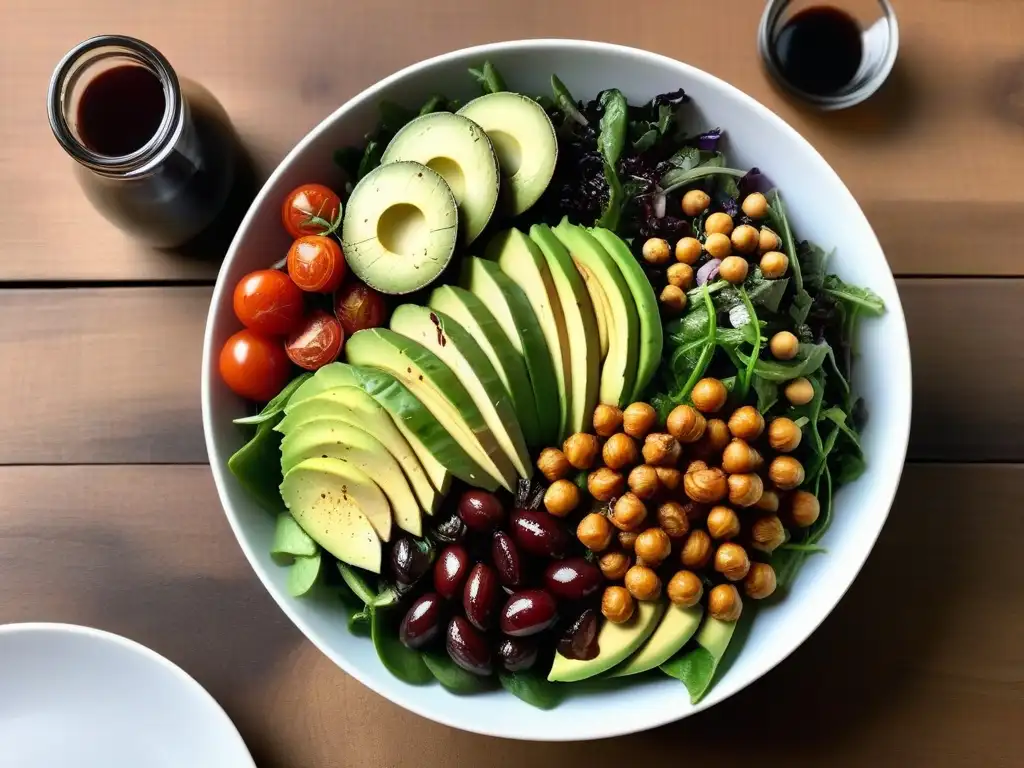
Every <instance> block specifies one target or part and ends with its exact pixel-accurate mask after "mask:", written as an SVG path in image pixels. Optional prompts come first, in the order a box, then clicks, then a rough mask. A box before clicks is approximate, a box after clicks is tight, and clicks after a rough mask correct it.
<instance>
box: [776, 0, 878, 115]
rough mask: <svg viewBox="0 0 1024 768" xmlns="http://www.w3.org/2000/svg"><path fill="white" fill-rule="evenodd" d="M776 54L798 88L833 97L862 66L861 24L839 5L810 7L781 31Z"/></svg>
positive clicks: (786, 77) (791, 82) (784, 75)
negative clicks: (837, 6)
mask: <svg viewBox="0 0 1024 768" xmlns="http://www.w3.org/2000/svg"><path fill="white" fill-rule="evenodd" d="M773 55H774V57H775V60H776V62H777V64H778V67H779V70H780V72H781V73H782V76H783V77H784V78H785V79H786V80H788V81H789V83H790V84H791V85H793V86H794V87H795V88H798V89H799V90H801V91H804V92H805V93H810V94H813V95H815V96H830V95H832V94H835V93H837V92H839V91H840V90H842V89H843V88H844V87H846V86H847V85H849V84H850V82H851V81H852V80H853V78H854V76H855V75H856V74H857V69H858V68H859V67H860V63H861V59H862V57H863V55H864V46H863V42H862V39H861V29H860V25H859V24H858V23H857V21H856V19H854V18H853V17H852V16H850V15H849V14H848V13H846V12H845V11H842V10H840V9H839V8H833V7H831V6H817V7H813V8H807V9H805V10H802V11H800V12H798V13H795V14H794V15H793V16H792V17H791V18H790V19H788V20H787V21H786V23H785V24H784V25H783V27H782V29H780V30H779V33H778V35H777V36H776V38H775V45H774V49H773Z"/></svg>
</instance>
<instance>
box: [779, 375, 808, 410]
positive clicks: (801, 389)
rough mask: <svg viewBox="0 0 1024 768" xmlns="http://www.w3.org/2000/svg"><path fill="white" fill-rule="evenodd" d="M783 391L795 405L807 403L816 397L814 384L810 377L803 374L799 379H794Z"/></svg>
mask: <svg viewBox="0 0 1024 768" xmlns="http://www.w3.org/2000/svg"><path fill="white" fill-rule="evenodd" d="M782 393H783V394H784V395H785V396H786V399H787V400H789V402H791V403H792V404H793V405H807V404H808V403H809V402H811V400H813V399H814V385H813V384H811V382H810V381H809V380H808V379H806V378H804V377H803V376H801V377H800V378H799V379H793V380H792V381H791V382H789V383H788V384H787V385H786V386H785V388H784V389H783V390H782Z"/></svg>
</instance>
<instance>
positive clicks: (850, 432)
mask: <svg viewBox="0 0 1024 768" xmlns="http://www.w3.org/2000/svg"><path fill="white" fill-rule="evenodd" d="M821 418H822V419H828V420H829V421H831V422H832V423H834V424H835V425H836V426H837V427H839V429H841V430H842V432H843V434H844V435H846V437H847V438H849V440H850V442H851V443H853V445H854V446H855V447H856V448H857V450H858V451H860V450H862V449H861V447H860V435H858V434H857V430H855V429H854V428H853V427H852V426H850V425H849V424H848V423H847V421H846V412H845V411H844V410H843V409H842V408H840V407H838V406H835V405H833V406H832V407H831V408H829V409H828V410H826V411H822V413H821Z"/></svg>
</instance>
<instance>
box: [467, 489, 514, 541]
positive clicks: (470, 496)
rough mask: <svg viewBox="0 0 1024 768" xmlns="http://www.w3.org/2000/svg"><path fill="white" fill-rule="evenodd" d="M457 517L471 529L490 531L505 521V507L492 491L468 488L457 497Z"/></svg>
mask: <svg viewBox="0 0 1024 768" xmlns="http://www.w3.org/2000/svg"><path fill="white" fill-rule="evenodd" d="M459 517H461V518H462V522H464V523H465V524H466V525H467V526H469V529H470V530H472V531H492V530H494V529H495V528H497V527H498V526H500V525H501V524H502V523H504V522H505V508H504V507H502V506H501V502H500V501H498V497H497V496H495V495H494V494H493V493H488V492H487V491H478V490H470V491H466V492H465V493H464V494H462V498H461V499H459Z"/></svg>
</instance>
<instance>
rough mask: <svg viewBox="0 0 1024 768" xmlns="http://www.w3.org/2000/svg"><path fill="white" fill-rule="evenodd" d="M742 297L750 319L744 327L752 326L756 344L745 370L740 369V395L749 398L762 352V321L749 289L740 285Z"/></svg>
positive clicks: (743, 398) (742, 398) (744, 398)
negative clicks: (751, 300)
mask: <svg viewBox="0 0 1024 768" xmlns="http://www.w3.org/2000/svg"><path fill="white" fill-rule="evenodd" d="M740 298H742V299H743V305H744V306H745V307H746V309H747V314H748V315H749V319H748V321H747V323H746V324H745V325H744V327H747V326H750V327H752V328H753V329H754V333H755V336H754V344H753V350H752V351H751V353H750V359H749V360H748V361H747V366H746V369H745V370H741V371H740V375H739V397H740V400H746V399H747V392H749V391H750V384H751V381H752V380H753V378H754V369H755V368H756V366H757V363H758V356H759V355H760V352H761V323H760V321H758V319H757V312H756V311H755V310H754V305H753V304H751V303H750V298H749V297H748V296H747V291H746V289H744V287H743V286H742V285H741V286H740Z"/></svg>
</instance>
